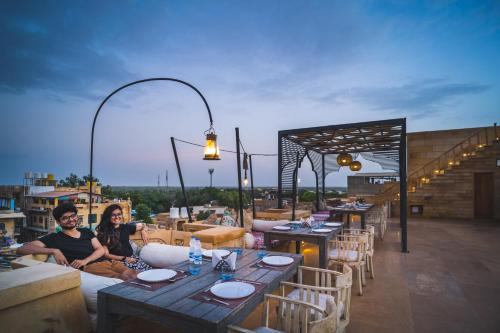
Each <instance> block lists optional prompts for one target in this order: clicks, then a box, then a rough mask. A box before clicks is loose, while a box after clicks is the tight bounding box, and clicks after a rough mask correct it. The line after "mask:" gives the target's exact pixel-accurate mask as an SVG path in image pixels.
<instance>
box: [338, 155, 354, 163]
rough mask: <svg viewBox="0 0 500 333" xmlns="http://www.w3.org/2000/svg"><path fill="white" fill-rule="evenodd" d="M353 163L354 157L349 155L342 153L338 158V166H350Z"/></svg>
mask: <svg viewBox="0 0 500 333" xmlns="http://www.w3.org/2000/svg"><path fill="white" fill-rule="evenodd" d="M351 162H352V156H351V155H350V154H347V153H342V154H339V156H337V164H338V165H340V166H348V165H349V164H351Z"/></svg>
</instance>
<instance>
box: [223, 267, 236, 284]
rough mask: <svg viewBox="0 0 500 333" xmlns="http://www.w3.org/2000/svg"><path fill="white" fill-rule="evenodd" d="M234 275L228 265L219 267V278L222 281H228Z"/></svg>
mask: <svg viewBox="0 0 500 333" xmlns="http://www.w3.org/2000/svg"><path fill="white" fill-rule="evenodd" d="M233 277H234V271H233V270H232V269H231V267H229V266H222V268H221V269H220V279H221V280H222V281H229V280H231V279H232V278H233Z"/></svg>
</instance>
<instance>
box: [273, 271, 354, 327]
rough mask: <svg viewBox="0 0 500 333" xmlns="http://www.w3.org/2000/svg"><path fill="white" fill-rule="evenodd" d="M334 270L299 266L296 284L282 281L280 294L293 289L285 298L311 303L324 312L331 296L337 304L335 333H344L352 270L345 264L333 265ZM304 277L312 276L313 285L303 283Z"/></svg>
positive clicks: (347, 322) (347, 321)
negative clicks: (327, 300)
mask: <svg viewBox="0 0 500 333" xmlns="http://www.w3.org/2000/svg"><path fill="white" fill-rule="evenodd" d="M333 266H334V267H333V268H334V269H335V270H330V269H322V268H315V267H307V266H300V267H299V271H298V283H293V282H287V281H282V282H281V283H280V285H281V294H282V296H285V294H286V289H288V288H290V287H291V288H293V291H291V292H289V293H288V294H287V295H286V297H288V298H290V299H293V300H300V301H305V302H308V303H312V304H314V305H317V306H319V307H321V308H322V309H324V310H326V299H327V298H328V297H329V296H332V297H333V298H334V300H335V303H336V304H337V333H340V332H345V330H346V327H347V325H348V324H349V319H350V307H351V286H352V269H351V268H350V267H349V266H348V265H346V264H334V265H333ZM304 273H305V274H306V275H308V274H309V275H311V274H314V282H313V284H306V283H305V282H304Z"/></svg>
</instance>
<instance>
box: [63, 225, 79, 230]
mask: <svg viewBox="0 0 500 333" xmlns="http://www.w3.org/2000/svg"><path fill="white" fill-rule="evenodd" d="M59 226H60V227H61V229H64V230H71V229H75V228H76V224H75V225H74V226H71V227H70V226H66V225H59Z"/></svg>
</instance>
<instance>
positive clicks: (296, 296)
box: [287, 289, 345, 321]
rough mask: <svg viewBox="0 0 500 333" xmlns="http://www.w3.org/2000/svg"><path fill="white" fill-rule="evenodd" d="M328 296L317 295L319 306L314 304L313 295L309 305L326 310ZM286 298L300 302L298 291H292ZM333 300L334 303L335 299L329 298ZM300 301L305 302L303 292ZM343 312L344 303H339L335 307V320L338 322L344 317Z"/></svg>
mask: <svg viewBox="0 0 500 333" xmlns="http://www.w3.org/2000/svg"><path fill="white" fill-rule="evenodd" d="M329 296H330V295H328V294H322V293H320V294H318V298H319V300H318V303H319V304H315V303H314V297H315V296H314V294H312V295H311V302H310V303H313V304H315V305H318V306H319V307H320V308H322V309H323V310H325V311H326V310H327V309H326V300H327V299H328V298H329ZM287 297H288V298H290V299H293V300H297V301H300V300H301V299H300V291H299V289H294V290H293V291H292V292H291V293H289V294H288V295H287ZM331 297H332V298H333V301H335V297H333V296H331ZM302 301H304V302H307V295H306V293H305V292H304V294H303V295H302ZM344 311H345V307H344V303H342V302H340V304H338V305H337V320H338V321H340V318H341V317H342V316H343V315H344Z"/></svg>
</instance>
